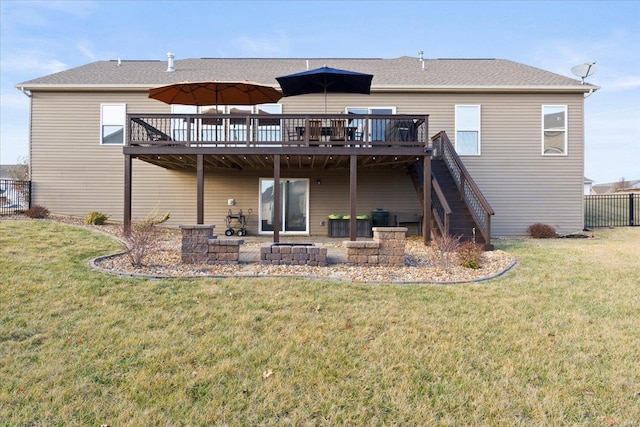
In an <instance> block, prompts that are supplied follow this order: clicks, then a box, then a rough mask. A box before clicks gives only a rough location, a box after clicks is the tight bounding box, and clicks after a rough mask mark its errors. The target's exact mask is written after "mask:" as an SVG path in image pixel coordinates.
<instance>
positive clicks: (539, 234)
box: [527, 222, 558, 239]
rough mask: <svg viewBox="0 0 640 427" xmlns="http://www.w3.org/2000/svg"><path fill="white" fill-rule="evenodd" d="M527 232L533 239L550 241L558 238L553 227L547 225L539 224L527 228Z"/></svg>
mask: <svg viewBox="0 0 640 427" xmlns="http://www.w3.org/2000/svg"><path fill="white" fill-rule="evenodd" d="M527 232H528V233H529V234H530V235H531V237H533V238H534V239H552V238H554V237H557V236H558V234H557V233H556V229H555V228H554V227H552V226H551V225H548V224H541V223H539V222H537V223H535V224H531V225H530V226H529V227H527Z"/></svg>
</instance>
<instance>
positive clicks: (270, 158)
mask: <svg viewBox="0 0 640 427" xmlns="http://www.w3.org/2000/svg"><path fill="white" fill-rule="evenodd" d="M127 119H128V128H127V143H126V146H125V148H124V153H125V154H128V155H131V156H133V157H134V158H138V159H140V160H142V161H145V162H148V163H152V164H155V165H158V166H160V167H164V168H167V169H195V168H196V167H197V155H204V168H205V169H218V168H231V169H239V170H243V169H271V168H273V166H274V165H273V163H274V156H275V155H278V156H279V157H280V162H281V167H284V168H304V169H309V168H311V169H326V168H349V167H350V156H352V155H355V156H357V165H358V167H359V168H404V167H406V166H407V165H408V164H410V163H413V162H415V161H417V160H420V158H421V157H422V156H424V152H425V148H428V147H429V137H428V116H427V115H357V114H306V115H292V114H270V115H268V118H265V115H264V114H250V115H238V114H229V115H221V116H219V117H216V116H213V117H212V115H207V114H167V115H163V114H147V115H144V114H129V115H127Z"/></svg>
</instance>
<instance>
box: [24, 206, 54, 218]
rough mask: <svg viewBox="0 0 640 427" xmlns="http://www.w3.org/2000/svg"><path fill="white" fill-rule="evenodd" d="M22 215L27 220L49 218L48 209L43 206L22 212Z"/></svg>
mask: <svg viewBox="0 0 640 427" xmlns="http://www.w3.org/2000/svg"><path fill="white" fill-rule="evenodd" d="M24 214H25V216H28V217H29V218H47V217H48V216H49V209H47V208H45V207H44V206H40V205H34V206H31V207H30V208H29V209H27V210H26V211H24Z"/></svg>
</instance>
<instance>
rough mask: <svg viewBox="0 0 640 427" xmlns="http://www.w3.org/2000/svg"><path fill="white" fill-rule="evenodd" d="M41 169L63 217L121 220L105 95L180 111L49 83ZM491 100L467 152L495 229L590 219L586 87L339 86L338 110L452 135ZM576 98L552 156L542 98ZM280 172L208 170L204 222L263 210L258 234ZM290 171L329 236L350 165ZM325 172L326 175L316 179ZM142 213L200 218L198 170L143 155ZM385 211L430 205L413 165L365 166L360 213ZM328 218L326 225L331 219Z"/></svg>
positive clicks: (134, 96)
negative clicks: (474, 151)
mask: <svg viewBox="0 0 640 427" xmlns="http://www.w3.org/2000/svg"><path fill="white" fill-rule="evenodd" d="M32 102H33V104H32V151H31V162H32V177H33V183H34V191H33V195H34V199H33V202H34V203H35V204H40V205H43V206H45V207H47V208H48V209H49V210H51V212H54V213H59V214H68V215H77V216H83V215H85V214H86V213H87V212H89V211H92V210H98V211H102V212H106V213H108V214H110V215H111V216H112V218H113V219H114V220H121V219H122V215H123V199H124V196H123V189H124V155H123V154H122V147H121V146H103V145H100V104H102V103H125V104H127V111H128V112H138V113H170V108H169V106H168V105H165V104H163V103H161V102H158V101H155V100H150V99H148V98H147V94H146V92H137V93H134V92H120V93H111V92H74V93H69V92H66V93H65V92H41V91H35V92H34V93H33V98H32ZM281 102H282V103H283V104H284V106H283V113H293V114H295V113H322V112H324V96H323V95H304V96H298V97H289V98H283V100H282V101H281ZM456 104H474V105H480V106H481V112H482V121H481V126H482V141H481V153H482V155H480V156H463V157H462V159H463V161H464V163H465V165H466V167H467V169H468V170H469V171H470V172H471V174H472V176H473V177H474V179H475V180H476V182H477V184H478V186H479V187H480V189H481V190H482V191H483V193H484V194H485V196H486V198H487V199H488V201H489V203H490V204H491V206H492V207H493V209H494V211H495V212H496V214H495V216H494V218H493V222H492V234H493V235H494V236H501V235H513V234H525V233H526V228H527V226H528V225H530V224H532V223H534V222H544V223H548V224H551V225H554V226H556V227H557V228H558V230H559V231H560V232H573V231H576V230H580V229H581V228H582V221H583V219H582V185H583V184H582V180H583V157H584V147H583V140H584V135H583V96H582V94H568V95H562V94H560V95H558V94H548V95H547V94H486V93H485V94H473V93H470V94H466V95H465V94H459V93H431V94H409V93H397V94H386V93H385V94H380V93H378V94H375V93H374V94H372V95H369V96H367V95H344V94H328V95H327V111H328V112H330V113H336V112H338V111H344V109H345V107H396V112H397V113H398V114H410V113H413V114H429V116H430V117H429V135H433V134H435V133H437V132H439V131H441V130H444V131H446V132H447V134H448V135H449V137H450V138H451V139H452V142H455V135H454V126H455V123H454V115H455V111H454V105H456ZM548 104H553V105H567V106H568V155H567V156H553V157H552V156H542V155H541V144H542V136H541V133H542V112H541V111H542V109H541V106H542V105H548ZM272 174H273V171H272V170H267V171H246V172H237V171H229V170H221V171H212V172H210V171H207V174H206V177H205V222H206V223H210V224H215V225H216V231H217V232H218V233H221V231H220V230H222V229H224V218H225V216H226V215H227V211H228V209H229V208H230V207H229V206H227V199H229V198H234V199H236V205H235V206H233V207H231V208H232V209H233V210H234V211H237V210H238V209H240V208H242V209H243V211H245V212H246V211H247V210H248V209H249V208H251V209H253V214H252V216H251V218H250V224H249V231H250V232H255V230H256V229H257V220H258V196H259V195H258V180H259V178H260V177H271V176H272ZM282 176H283V177H295V178H309V179H310V221H309V223H310V226H311V233H312V234H325V233H326V225H325V226H321V225H320V223H321V221H326V219H327V216H328V215H329V214H332V213H341V214H346V213H348V209H349V172H348V170H310V171H307V170H304V171H297V170H287V169H283V170H282ZM317 179H320V180H321V182H322V183H321V184H320V185H317V183H316V182H317ZM132 191H133V193H132V195H133V218H134V220H136V219H140V218H142V217H144V216H146V215H147V214H149V213H151V212H154V211H160V212H165V211H168V212H170V213H171V220H170V222H169V225H178V224H192V223H194V222H195V218H196V178H195V171H169V170H165V169H162V168H160V167H157V166H152V165H149V164H146V163H144V162H141V161H138V160H134V161H133V189H132ZM374 208H384V209H388V210H389V211H391V212H392V214H393V212H404V213H414V212H415V213H417V212H420V210H421V207H420V201H419V200H418V196H417V195H416V192H415V189H414V188H413V185H412V183H411V180H410V179H409V177H408V175H407V174H406V172H405V171H404V170H401V171H395V172H391V171H383V172H382V173H379V172H377V171H371V170H367V169H361V170H359V171H358V213H369V212H370V211H371V210H372V209H374ZM325 224H326V223H325Z"/></svg>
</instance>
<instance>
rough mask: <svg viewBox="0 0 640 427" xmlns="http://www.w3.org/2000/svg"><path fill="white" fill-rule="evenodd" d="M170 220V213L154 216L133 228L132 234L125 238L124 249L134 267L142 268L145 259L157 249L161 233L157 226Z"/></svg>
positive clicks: (148, 217)
mask: <svg viewBox="0 0 640 427" xmlns="http://www.w3.org/2000/svg"><path fill="white" fill-rule="evenodd" d="M168 219H169V213H166V214H164V215H163V216H158V215H153V214H152V215H149V216H147V217H146V218H145V219H144V220H142V221H141V222H139V223H137V224H135V225H134V226H133V227H131V233H130V234H129V235H128V236H125V238H124V241H125V243H124V248H125V254H126V256H127V258H128V259H129V262H130V263H131V265H132V266H133V267H136V268H137V267H141V266H142V265H143V262H144V259H145V258H146V257H147V256H148V255H149V254H150V253H151V252H153V251H154V250H155V249H157V247H158V244H159V241H158V240H159V233H160V232H159V230H158V228H157V227H156V225H158V224H162V223H163V222H165V221H167V220H168Z"/></svg>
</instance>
